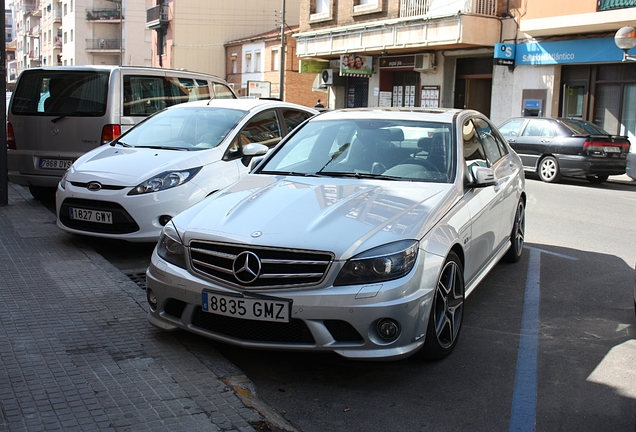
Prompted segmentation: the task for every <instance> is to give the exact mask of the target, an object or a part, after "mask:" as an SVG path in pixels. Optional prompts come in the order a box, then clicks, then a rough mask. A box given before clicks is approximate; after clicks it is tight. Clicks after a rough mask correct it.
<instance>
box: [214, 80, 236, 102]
mask: <svg viewBox="0 0 636 432" xmlns="http://www.w3.org/2000/svg"><path fill="white" fill-rule="evenodd" d="M235 98H236V96H234V93H232V90H230V88H229V87H228V86H226V85H225V84H219V83H214V98H213V99H235Z"/></svg>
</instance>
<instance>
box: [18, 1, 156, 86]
mask: <svg viewBox="0 0 636 432" xmlns="http://www.w3.org/2000/svg"><path fill="white" fill-rule="evenodd" d="M152 4H154V1H153V0H142V1H140V0H15V1H14V3H13V14H14V17H15V32H16V59H15V61H14V62H13V63H12V64H11V66H13V67H14V69H15V70H16V71H17V73H18V74H19V73H20V72H21V71H22V70H24V69H26V68H30V67H35V66H71V65H134V66H150V64H151V61H150V60H151V59H150V52H151V51H150V44H151V40H152V33H151V31H150V30H148V29H146V26H145V23H146V10H147V9H148V8H149V7H150V6H151V5H152Z"/></svg>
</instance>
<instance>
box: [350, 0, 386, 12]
mask: <svg viewBox="0 0 636 432" xmlns="http://www.w3.org/2000/svg"><path fill="white" fill-rule="evenodd" d="M381 11H382V5H381V4H380V2H379V1H378V0H354V2H353V14H354V15H361V14H368V13H375V12H381Z"/></svg>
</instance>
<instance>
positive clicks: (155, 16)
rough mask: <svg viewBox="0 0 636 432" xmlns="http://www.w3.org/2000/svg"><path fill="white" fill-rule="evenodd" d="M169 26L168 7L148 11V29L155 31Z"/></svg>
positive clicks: (163, 6)
mask: <svg viewBox="0 0 636 432" xmlns="http://www.w3.org/2000/svg"><path fill="white" fill-rule="evenodd" d="M167 25H168V6H167V5H159V6H154V7H151V8H150V9H147V10H146V28H149V29H155V28H160V27H165V26H167Z"/></svg>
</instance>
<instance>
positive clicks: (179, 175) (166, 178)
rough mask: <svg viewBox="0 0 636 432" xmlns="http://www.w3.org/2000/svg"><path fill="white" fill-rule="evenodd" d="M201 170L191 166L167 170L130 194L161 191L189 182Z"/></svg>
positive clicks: (139, 185) (138, 186)
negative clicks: (178, 169) (183, 168)
mask: <svg viewBox="0 0 636 432" xmlns="http://www.w3.org/2000/svg"><path fill="white" fill-rule="evenodd" d="M199 171H201V167H197V168H190V169H187V170H181V171H165V172H162V173H161V174H158V175H156V176H154V177H151V178H149V179H148V180H146V181H144V182H143V183H141V184H138V185H137V186H135V187H134V188H133V190H131V191H130V192H128V195H141V194H145V193H151V192H159V191H162V190H166V189H170V188H173V187H176V186H179V185H182V184H184V183H187V182H189V181H190V180H192V178H193V177H194V176H195V175H197V173H198V172H199Z"/></svg>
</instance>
